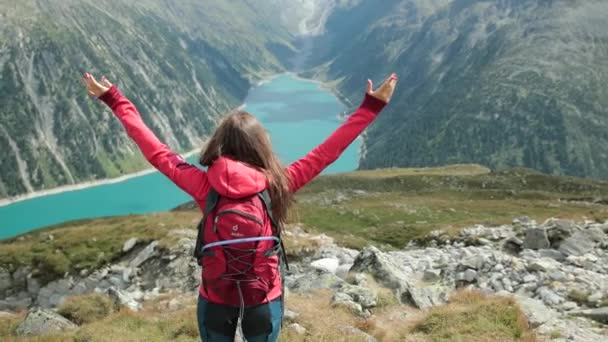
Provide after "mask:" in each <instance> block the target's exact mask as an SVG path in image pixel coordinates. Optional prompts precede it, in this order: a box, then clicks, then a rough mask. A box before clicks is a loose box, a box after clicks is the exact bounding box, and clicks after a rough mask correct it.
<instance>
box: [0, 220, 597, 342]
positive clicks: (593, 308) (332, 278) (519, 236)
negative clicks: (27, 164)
mask: <svg viewBox="0 0 608 342" xmlns="http://www.w3.org/2000/svg"><path fill="white" fill-rule="evenodd" d="M607 233H608V223H595V222H574V221H570V220H560V219H549V220H547V221H546V222H543V223H540V224H539V223H537V222H534V221H533V220H530V219H528V218H526V217H522V218H517V219H515V220H513V223H512V224H509V225H502V226H497V227H484V226H482V225H477V226H472V227H469V228H466V229H464V230H462V231H461V232H460V233H458V234H456V235H454V234H447V233H445V232H442V231H434V232H433V233H431V234H429V235H428V236H426V237H425V238H424V239H420V240H418V241H415V242H411V243H410V244H409V245H408V246H407V247H406V248H403V249H399V250H386V251H381V250H379V249H378V248H376V247H373V246H368V247H366V248H364V249H363V250H361V251H357V250H353V249H349V248H343V247H339V246H337V245H336V244H335V242H334V240H333V239H332V238H330V237H328V236H326V235H311V234H309V233H306V232H304V231H303V230H302V229H301V228H300V227H298V226H292V227H290V228H289V229H288V231H287V233H286V234H285V239H286V241H288V242H290V245H291V246H295V247H293V248H292V249H291V251H290V253H289V254H290V257H291V261H292V262H291V268H290V271H289V273H288V274H287V278H286V285H287V288H288V291H289V292H288V293H289V294H290V295H291V296H293V295H296V294H310V293H314V292H315V291H319V290H330V291H331V293H332V296H331V303H332V306H334V307H343V308H347V309H348V310H349V311H350V312H353V313H355V314H356V315H358V316H360V317H363V318H370V317H373V316H374V314H375V312H376V307H378V306H379V305H380V302H381V301H382V300H384V301H386V298H384V299H383V298H381V296H380V295H381V292H379V289H380V288H382V289H388V290H390V291H389V293H390V294H391V296H394V298H395V301H397V302H400V303H402V304H405V305H408V306H412V307H415V308H418V309H421V310H429V309H431V308H433V307H436V306H438V305H442V304H444V303H446V302H448V301H449V298H450V297H451V296H452V295H453V294H454V293H455V291H457V290H458V289H477V290H480V291H482V292H485V293H490V294H495V295H498V296H509V297H510V296H512V297H514V298H515V299H516V300H517V302H518V303H519V305H520V306H521V308H522V309H523V311H524V312H525V313H526V315H527V317H528V320H529V324H530V326H531V327H532V328H534V329H535V331H536V332H537V333H538V334H539V335H540V336H545V337H550V338H551V339H552V340H557V341H560V340H561V341H599V340H602V339H604V338H606V336H608V295H607V294H608V253H607V250H608V234H607ZM170 235H171V236H173V237H175V238H176V241H177V242H176V243H175V244H174V245H173V246H172V247H170V248H164V247H162V248H161V247H159V243H158V241H153V242H151V243H140V242H138V240H137V239H129V240H127V241H125V242H124V245H123V248H122V256H121V258H120V260H117V261H116V262H114V263H112V264H110V265H107V266H105V267H102V268H101V269H97V270H90V271H86V272H81V274H80V275H75V276H69V277H66V278H62V279H58V280H55V281H52V282H50V283H48V284H46V285H44V286H40V285H39V283H38V282H37V281H36V279H35V278H33V277H32V276H31V274H30V273H29V272H30V271H31V270H28V269H18V270H17V271H15V272H13V273H12V274H10V273H7V272H5V271H0V291H1V292H0V293H1V295H0V298H3V300H1V301H0V311H14V310H19V309H29V310H30V313H29V314H28V315H27V318H25V320H24V321H23V322H22V323H20V324H19V326H18V328H17V329H16V331H15V333H16V334H19V335H28V334H44V333H49V332H52V331H64V330H66V329H77V326H76V325H75V324H74V323H72V322H70V321H68V320H66V319H65V318H63V317H61V316H59V315H58V314H57V313H55V312H54V311H53V309H55V308H57V307H60V306H61V305H62V304H63V303H64V301H65V300H66V299H67V298H68V297H70V296H74V295H80V294H86V293H91V292H95V293H100V294H107V295H108V296H110V297H111V298H112V299H113V300H114V301H115V302H117V303H119V304H120V305H122V306H124V307H126V308H128V309H130V310H133V311H138V310H141V308H142V303H145V302H147V301H150V300H153V299H154V298H158V297H159V296H162V295H163V294H166V293H170V294H172V296H174V299H173V300H172V301H169V303H167V305H173V306H177V305H180V304H179V303H180V302H179V300H178V298H179V296H178V295H176V294H179V293H182V294H186V295H189V296H193V297H194V296H195V293H196V291H197V288H198V284H199V277H200V273H199V272H200V270H199V267H198V266H197V264H196V263H195V262H194V260H193V259H192V258H191V256H190V255H191V254H190V252H191V250H192V248H193V246H194V232H193V231H192V230H187V229H178V230H172V231H170ZM297 246H299V247H297ZM370 281H371V282H372V283H370ZM371 284H377V285H374V286H372V285H371ZM378 285H379V286H380V287H379V286H378ZM290 295H288V302H287V303H288V308H289V298H290ZM297 314H298V313H297V312H289V313H288V320H289V322H290V323H289V325H288V327H287V329H288V330H289V331H297V332H298V334H304V335H305V334H306V329H305V328H304V327H302V326H301V325H299V324H298V323H297V322H298V319H297ZM3 315H9V314H8V313H2V314H1V315H0V318H1V317H3ZM348 329H350V330H349V331H351V332H352V333H353V334H357V336H359V337H361V336H364V337H365V339H366V340H368V341H373V340H375V337H374V336H371V335H367V334H366V333H365V332H363V331H360V330H359V329H357V328H355V327H350V328H348Z"/></svg>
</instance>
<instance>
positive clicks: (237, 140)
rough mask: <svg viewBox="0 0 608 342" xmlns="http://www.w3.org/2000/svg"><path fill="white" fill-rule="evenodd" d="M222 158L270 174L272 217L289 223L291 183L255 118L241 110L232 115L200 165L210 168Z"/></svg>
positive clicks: (219, 128)
mask: <svg viewBox="0 0 608 342" xmlns="http://www.w3.org/2000/svg"><path fill="white" fill-rule="evenodd" d="M220 156H226V157H229V158H232V159H234V160H238V161H240V162H242V163H246V164H249V165H251V166H253V167H256V168H258V169H260V170H261V171H262V172H264V174H266V178H267V179H268V191H269V193H270V198H271V200H272V213H273V215H274V217H275V219H276V220H277V221H278V222H279V223H280V224H283V223H285V221H286V219H287V209H289V205H290V204H291V201H292V199H293V196H292V194H291V191H289V180H288V178H287V175H286V174H285V170H284V169H283V166H282V165H281V163H280V162H279V159H278V158H277V157H276V155H275V154H274V152H273V151H272V145H271V143H270V138H269V137H268V134H267V133H266V130H265V129H264V127H262V125H261V124H260V122H259V121H258V120H257V119H256V118H255V117H254V116H253V115H251V114H249V113H247V112H245V111H240V110H239V111H236V112H233V113H231V114H230V115H228V116H227V117H226V118H225V119H224V120H223V121H222V123H221V124H220V125H219V127H218V128H217V130H216V131H215V133H214V134H213V136H212V137H211V139H210V140H209V142H208V143H207V145H206V146H205V147H204V148H203V151H202V153H201V157H200V163H201V165H203V166H207V167H209V166H211V164H213V162H215V161H216V160H217V158H219V157H220Z"/></svg>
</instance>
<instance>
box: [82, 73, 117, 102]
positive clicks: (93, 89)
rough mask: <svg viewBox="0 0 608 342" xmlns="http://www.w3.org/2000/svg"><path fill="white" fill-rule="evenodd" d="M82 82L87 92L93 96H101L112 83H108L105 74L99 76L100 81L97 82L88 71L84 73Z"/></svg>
mask: <svg viewBox="0 0 608 342" xmlns="http://www.w3.org/2000/svg"><path fill="white" fill-rule="evenodd" d="M82 82H83V83H84V85H85V86H86V87H87V93H89V95H91V96H95V97H100V96H102V95H103V94H105V93H106V92H107V91H108V90H110V88H111V87H112V83H110V81H108V79H107V78H106V77H105V76H103V77H102V78H101V83H99V82H97V80H96V79H95V77H93V75H91V74H89V73H88V72H85V73H84V75H83V78H82Z"/></svg>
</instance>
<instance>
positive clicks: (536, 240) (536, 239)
mask: <svg viewBox="0 0 608 342" xmlns="http://www.w3.org/2000/svg"><path fill="white" fill-rule="evenodd" d="M523 247H524V248H527V249H534V250H538V249H545V248H549V247H551V244H550V243H549V237H548V236H547V230H546V229H544V228H528V229H526V236H525V238H524V244H523Z"/></svg>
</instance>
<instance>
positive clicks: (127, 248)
mask: <svg viewBox="0 0 608 342" xmlns="http://www.w3.org/2000/svg"><path fill="white" fill-rule="evenodd" d="M136 244H137V238H130V239H129V240H127V241H125V243H124V244H123V245H122V252H123V253H127V252H128V251H130V250H131V249H133V247H135V245H136Z"/></svg>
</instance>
